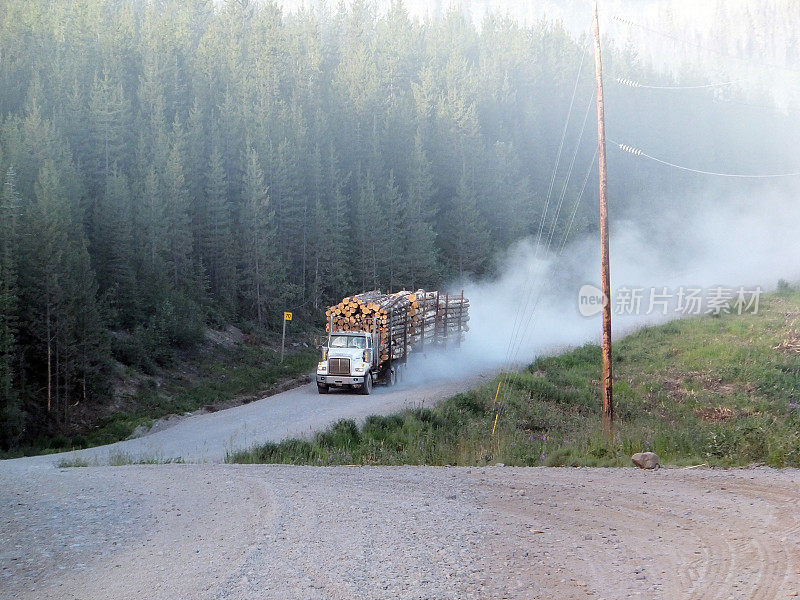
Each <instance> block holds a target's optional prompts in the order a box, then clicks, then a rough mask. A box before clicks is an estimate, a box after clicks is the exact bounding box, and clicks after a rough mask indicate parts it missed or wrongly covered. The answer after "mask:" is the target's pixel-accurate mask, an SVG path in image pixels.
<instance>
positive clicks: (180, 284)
mask: <svg viewBox="0 0 800 600" xmlns="http://www.w3.org/2000/svg"><path fill="white" fill-rule="evenodd" d="M171 137H172V144H171V148H170V153H169V159H168V160H167V165H166V168H165V170H164V192H165V194H164V196H163V198H162V202H163V207H164V216H165V221H166V224H167V262H168V264H169V270H170V276H171V278H172V284H173V285H174V286H175V288H176V289H180V288H188V289H191V288H192V285H191V284H192V283H193V281H194V268H193V265H192V232H191V221H190V219H191V217H190V210H191V204H190V198H189V189H188V186H187V184H186V159H185V156H186V137H185V133H184V130H183V126H182V125H181V123H180V121H175V123H174V124H173V127H172V135H171Z"/></svg>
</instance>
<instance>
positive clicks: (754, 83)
mask: <svg viewBox="0 0 800 600" xmlns="http://www.w3.org/2000/svg"><path fill="white" fill-rule="evenodd" d="M279 3H280V4H281V5H283V6H284V7H285V8H287V9H289V10H293V9H296V8H298V7H300V6H303V7H317V6H337V5H338V0H282V1H280V2H279ZM374 4H375V5H376V6H377V7H378V9H379V10H383V9H385V8H386V7H388V6H389V5H390V0H374ZM404 4H405V6H406V9H407V10H408V12H409V13H410V14H411V15H412V16H413V17H417V18H425V17H430V16H435V15H437V14H441V13H442V12H443V11H445V10H447V9H448V8H450V7H452V6H457V7H459V8H461V9H462V10H464V11H465V12H467V13H468V14H470V15H471V17H472V19H473V21H474V22H475V24H476V25H478V26H480V23H481V22H482V21H483V19H484V17H485V15H486V14H487V13H495V14H502V15H509V16H511V17H514V18H515V19H518V20H519V21H521V22H523V23H528V24H530V23H535V22H537V21H538V20H540V19H541V18H543V17H547V18H549V19H554V20H559V21H561V22H563V23H564V24H565V26H566V27H567V28H568V29H569V30H570V31H571V32H572V33H573V34H575V35H579V34H581V33H583V32H589V31H590V25H591V15H592V6H593V2H591V1H590V0H559V1H554V0H538V1H534V0H461V1H453V0H405V2H404ZM599 6H600V17H601V29H602V32H603V35H604V36H605V37H607V38H612V39H613V40H614V41H615V43H616V44H617V45H618V46H625V47H628V48H630V49H632V50H633V51H635V52H636V53H638V54H639V55H640V56H641V57H642V58H643V59H645V60H647V61H649V62H651V63H652V64H653V65H654V66H656V67H657V68H662V69H666V70H670V71H676V70H677V69H679V68H681V69H682V70H686V67H689V69H691V70H693V71H695V72H696V73H698V74H699V75H700V76H701V77H704V78H705V79H706V80H709V81H714V82H717V81H727V80H737V81H740V83H739V84H737V85H738V86H739V88H740V89H741V90H743V91H745V92H752V93H753V95H757V96H763V95H768V96H771V97H772V98H773V100H775V101H776V102H777V103H778V104H779V105H780V106H781V107H784V108H785V107H787V106H795V107H797V106H800V65H795V64H789V62H788V60H789V59H788V58H787V52H786V47H787V44H788V43H789V41H790V39H792V38H796V34H795V29H796V26H794V25H792V24H793V23H797V22H798V19H800V2H798V1H797V0H600V2H599ZM746 16H749V18H752V19H753V20H754V22H755V23H754V24H751V23H749V22H748V21H747V19H746V18H745V17H746ZM626 21H627V22H626ZM631 23H635V25H632V24H631ZM656 32H657V33H656ZM709 38H712V39H715V40H716V41H715V44H714V49H710V48H709V47H708V45H707V42H706V40H708V39H709ZM745 40H749V42H750V43H751V44H753V45H754V46H755V47H754V49H753V50H751V52H750V54H749V55H743V54H742V53H744V52H745V50H744V49H743V47H744V46H745V45H746V44H745ZM720 47H724V50H722V51H719V48H720ZM743 56H744V58H742V57H743Z"/></svg>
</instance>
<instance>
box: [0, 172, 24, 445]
mask: <svg viewBox="0 0 800 600" xmlns="http://www.w3.org/2000/svg"><path fill="white" fill-rule="evenodd" d="M15 178H16V176H15V173H14V168H13V167H9V168H8V170H7V171H6V175H5V179H4V181H3V188H2V190H0V419H2V420H1V421H0V444H2V446H3V447H9V446H12V445H14V444H15V443H16V442H17V441H18V440H19V437H20V434H21V432H22V430H23V428H24V425H25V419H24V414H23V413H22V407H21V404H20V397H19V388H18V387H17V381H16V377H15V362H16V358H17V327H18V318H17V314H18V313H17V311H18V308H19V307H18V298H17V294H18V290H17V264H16V263H17V257H16V253H17V249H18V243H19V240H18V236H17V226H18V219H19V211H20V197H19V193H18V192H17V189H16V182H15Z"/></svg>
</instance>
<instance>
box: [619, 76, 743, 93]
mask: <svg viewBox="0 0 800 600" xmlns="http://www.w3.org/2000/svg"><path fill="white" fill-rule="evenodd" d="M744 81H749V79H736V80H734V81H724V82H722V83H706V84H704V85H646V84H643V83H639V82H638V81H634V80H632V79H626V78H624V77H617V78H616V82H617V83H619V84H620V85H626V86H628V87H632V88H641V89H643V90H702V89H707V88H715V87H724V86H727V85H735V84H737V83H742V82H744Z"/></svg>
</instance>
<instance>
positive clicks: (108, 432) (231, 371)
mask: <svg viewBox="0 0 800 600" xmlns="http://www.w3.org/2000/svg"><path fill="white" fill-rule="evenodd" d="M318 360H319V353H318V352H317V351H316V350H314V349H310V350H303V351H300V352H292V353H289V354H287V355H286V360H285V361H284V363H283V364H280V362H279V355H278V353H277V352H276V351H275V350H273V349H271V348H268V347H265V346H245V345H239V346H237V347H235V348H231V349H227V350H226V349H221V348H219V349H214V350H213V351H206V352H201V353H198V355H194V356H191V357H186V358H184V359H183V360H181V361H179V362H177V363H176V364H175V365H173V366H171V367H170V368H168V369H163V371H162V373H161V374H160V376H159V377H158V378H152V377H144V376H142V374H141V373H137V372H135V371H134V370H133V369H128V372H127V373H126V375H125V377H123V379H124V380H127V381H129V382H130V381H135V380H138V385H136V386H135V387H136V388H137V389H136V391H135V392H133V393H130V394H128V395H127V396H126V397H125V398H124V401H123V402H122V403H121V406H120V407H109V410H108V411H107V412H108V413H110V414H108V416H105V417H102V416H100V417H98V418H97V419H95V420H94V421H93V422H91V423H87V424H86V425H85V426H84V427H82V428H80V431H78V432H76V433H75V434H73V435H64V434H59V435H55V436H51V437H43V438H41V439H39V440H37V442H36V443H35V444H33V445H31V446H27V447H23V448H19V449H17V450H14V451H12V452H7V453H2V452H0V459H2V458H14V457H17V456H25V455H33V454H50V453H54V452H63V451H69V450H77V449H80V448H89V447H92V446H100V445H103V444H110V443H113V442H117V441H120V440H124V439H127V438H128V437H130V435H131V434H132V433H133V432H134V430H135V429H136V428H137V427H139V426H145V427H148V426H150V425H151V424H152V423H153V421H155V420H156V419H159V418H162V417H166V416H168V415H174V414H178V415H180V414H183V413H186V412H192V411H195V410H198V409H200V408H203V407H206V406H212V407H218V406H219V405H220V404H222V405H225V404H228V403H231V401H232V399H235V398H245V399H248V400H249V399H254V398H258V397H259V396H263V395H264V394H266V393H267V392H268V391H269V390H270V388H272V387H273V386H275V385H276V384H277V383H279V382H281V381H284V380H289V379H293V378H296V377H298V376H300V375H305V374H307V373H310V372H311V371H312V370H313V368H314V366H315V365H316V364H317V361H318ZM189 371H191V373H190V372H189ZM112 408H113V410H112Z"/></svg>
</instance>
